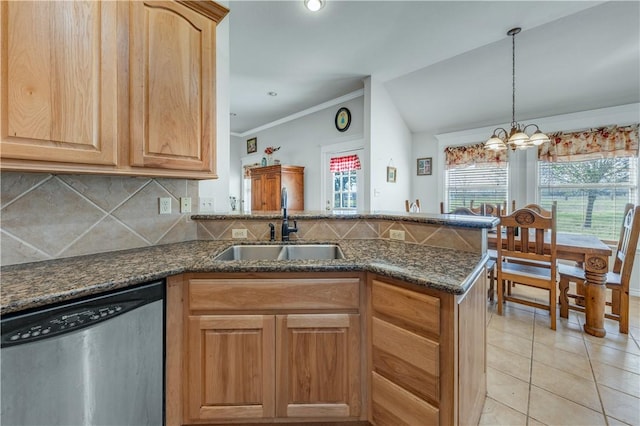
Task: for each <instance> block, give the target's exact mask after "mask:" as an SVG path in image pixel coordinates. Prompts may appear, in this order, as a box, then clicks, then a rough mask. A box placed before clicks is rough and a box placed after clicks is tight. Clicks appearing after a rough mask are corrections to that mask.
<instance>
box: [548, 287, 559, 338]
mask: <svg viewBox="0 0 640 426" xmlns="http://www.w3.org/2000/svg"><path fill="white" fill-rule="evenodd" d="M557 300H558V299H557V296H556V283H555V282H554V283H553V284H551V288H550V289H549V312H550V313H551V329H552V330H555V329H556V310H557V305H556V301H557Z"/></svg>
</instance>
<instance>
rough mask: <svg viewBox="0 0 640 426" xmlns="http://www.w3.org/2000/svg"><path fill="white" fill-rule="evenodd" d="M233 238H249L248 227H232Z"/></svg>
mask: <svg viewBox="0 0 640 426" xmlns="http://www.w3.org/2000/svg"><path fill="white" fill-rule="evenodd" d="M231 238H247V230H246V229H232V230H231Z"/></svg>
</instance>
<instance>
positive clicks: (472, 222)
mask: <svg viewBox="0 0 640 426" xmlns="http://www.w3.org/2000/svg"><path fill="white" fill-rule="evenodd" d="M288 213H289V214H288V216H289V219H293V220H318V219H353V220H361V219H370V220H395V221H400V222H413V223H428V224H431V225H447V226H455V227H460V228H488V229H490V228H493V227H495V226H496V225H497V224H498V222H499V220H498V218H497V217H493V216H468V215H458V214H432V213H405V212H383V211H379V212H353V211H328V212H327V211H289V212H288ZM191 219H193V220H220V219H242V220H277V219H282V212H281V211H272V212H254V213H240V212H230V213H224V214H197V215H192V216H191Z"/></svg>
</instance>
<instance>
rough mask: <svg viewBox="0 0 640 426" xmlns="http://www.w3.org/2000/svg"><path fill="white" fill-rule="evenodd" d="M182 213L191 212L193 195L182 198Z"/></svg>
mask: <svg viewBox="0 0 640 426" xmlns="http://www.w3.org/2000/svg"><path fill="white" fill-rule="evenodd" d="M180 213H191V197H181V198H180Z"/></svg>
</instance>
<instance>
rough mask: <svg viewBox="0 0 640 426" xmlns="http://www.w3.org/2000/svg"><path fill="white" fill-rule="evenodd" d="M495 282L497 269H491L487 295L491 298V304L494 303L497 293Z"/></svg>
mask: <svg viewBox="0 0 640 426" xmlns="http://www.w3.org/2000/svg"><path fill="white" fill-rule="evenodd" d="M495 280H496V276H495V269H491V270H490V271H489V291H488V293H489V294H487V297H488V298H489V301H490V302H491V303H493V301H494V300H495V297H494V293H495V291H494V290H495V289H494V285H495Z"/></svg>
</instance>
